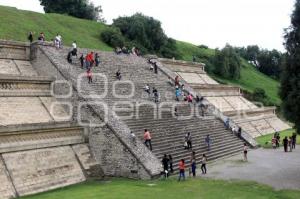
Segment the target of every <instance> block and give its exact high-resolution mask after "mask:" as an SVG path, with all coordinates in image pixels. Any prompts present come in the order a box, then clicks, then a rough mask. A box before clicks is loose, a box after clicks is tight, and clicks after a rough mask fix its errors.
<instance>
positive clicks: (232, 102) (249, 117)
mask: <svg viewBox="0 0 300 199" xmlns="http://www.w3.org/2000/svg"><path fill="white" fill-rule="evenodd" d="M158 61H159V63H160V67H161V69H162V70H167V71H170V73H169V75H170V76H172V77H173V78H174V77H175V76H177V75H178V76H179V77H180V78H181V81H182V82H185V83H186V84H188V85H189V86H190V87H191V89H193V91H194V92H196V93H198V95H200V96H203V97H205V99H206V100H207V101H208V102H209V103H210V104H212V105H213V106H214V107H216V108H217V109H218V110H220V111H221V112H222V113H223V114H224V115H226V116H227V117H229V118H230V119H231V121H233V122H234V123H235V124H236V125H238V126H240V127H242V129H243V130H245V132H246V133H247V134H249V135H250V136H251V137H252V138H255V137H258V136H261V135H266V134H270V133H274V132H275V131H282V130H285V129H289V128H291V127H290V126H289V125H288V124H286V123H285V122H283V121H282V120H280V119H279V118H278V117H277V116H276V114H275V108H274V107H263V108H260V107H258V106H256V105H255V104H254V103H252V102H250V101H248V100H247V99H245V98H244V97H243V96H242V93H241V91H240V88H239V87H235V86H228V85H220V84H218V83H217V82H216V81H214V80H213V79H212V78H210V77H209V76H208V75H207V74H206V73H205V70H204V68H205V66H204V64H201V63H193V62H186V61H176V60H169V59H158Z"/></svg>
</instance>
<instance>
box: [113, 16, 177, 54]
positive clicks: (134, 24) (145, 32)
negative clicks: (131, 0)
mask: <svg viewBox="0 0 300 199" xmlns="http://www.w3.org/2000/svg"><path fill="white" fill-rule="evenodd" d="M113 26H115V27H117V28H119V29H120V31H121V33H122V34H123V36H124V37H125V38H126V39H127V40H128V41H131V42H134V43H137V44H138V45H140V46H141V47H143V48H144V49H146V50H147V51H148V52H149V53H156V54H159V55H162V56H165V57H169V58H171V57H175V58H177V57H178V53H177V49H176V42H175V40H173V39H171V38H168V37H167V36H166V35H165V33H164V31H163V29H162V27H161V23H160V21H158V20H156V19H154V18H153V17H148V16H145V15H143V14H141V13H136V14H134V15H132V16H129V17H128V16H125V17H119V18H117V19H114V21H113Z"/></svg>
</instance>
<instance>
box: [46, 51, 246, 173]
mask: <svg viewBox="0 0 300 199" xmlns="http://www.w3.org/2000/svg"><path fill="white" fill-rule="evenodd" d="M41 48H42V50H43V51H44V52H45V54H47V56H48V57H50V58H51V59H53V60H52V61H53V62H55V63H56V67H57V68H58V70H59V71H60V72H62V73H63V74H64V76H65V77H69V78H70V79H71V80H72V82H76V83H75V84H73V86H74V87H76V90H81V94H82V95H86V96H88V95H91V94H93V95H94V96H95V95H100V94H103V93H105V89H104V85H105V84H106V85H107V88H108V89H107V90H106V91H107V95H106V96H105V97H103V98H101V99H97V102H105V103H107V105H108V107H109V108H110V109H111V108H115V109H114V113H115V114H116V115H117V116H118V117H119V118H120V119H121V120H122V122H124V124H125V125H126V128H129V129H130V131H132V132H134V133H135V134H136V135H137V137H138V139H139V140H141V141H142V139H143V132H144V129H145V128H147V129H149V130H150V131H151V132H152V137H153V140H152V141H153V153H154V154H155V156H156V158H157V159H159V160H160V159H161V158H162V156H163V154H172V155H173V158H174V163H175V165H176V164H177V162H178V161H179V160H180V159H181V158H185V159H187V163H189V158H190V153H191V151H186V150H184V149H183V141H184V136H185V134H186V133H187V132H191V133H192V135H193V144H194V150H195V151H196V153H197V160H198V161H199V160H200V156H201V155H202V154H203V153H207V155H208V157H209V160H213V159H216V158H220V157H224V156H227V155H232V154H235V153H238V152H240V150H241V148H242V145H243V142H242V141H241V140H240V139H238V138H237V137H236V136H234V135H233V134H232V133H231V132H230V131H227V130H225V128H224V125H223V123H222V122H221V121H220V120H218V119H217V118H215V117H214V116H213V115H212V114H211V113H208V112H206V113H205V116H207V117H206V118H201V117H195V116H194V115H193V116H192V117H190V118H188V119H185V120H180V119H179V118H176V117H175V116H174V112H172V111H173V109H174V107H172V105H173V104H175V99H174V92H175V90H174V85H170V83H169V82H168V78H167V76H166V75H165V74H163V73H161V72H159V74H154V73H153V72H151V71H150V70H149V68H150V66H149V65H148V63H147V60H146V59H144V58H141V57H136V56H133V55H128V56H127V55H116V54H114V53H111V52H98V51H96V52H97V53H98V54H99V55H100V58H101V64H100V66H99V67H94V68H93V70H92V71H93V73H94V80H93V81H94V83H92V84H88V83H87V79H86V77H85V76H83V79H82V80H81V81H80V82H81V83H80V87H81V88H82V89H79V88H78V84H77V78H78V76H79V75H81V74H82V73H84V72H85V70H83V69H81V67H80V65H79V63H78V61H75V64H73V65H71V64H69V63H67V60H66V54H67V52H68V50H67V49H64V50H56V49H55V48H52V47H41ZM89 51H91V50H87V49H80V50H79V52H80V53H82V52H83V53H84V54H86V53H87V52H89ZM117 70H120V71H121V74H122V81H117V80H116V77H115V72H116V71H117ZM97 74H102V75H105V77H106V80H107V82H106V83H104V82H105V81H103V78H101V77H100V76H97ZM73 79H74V80H73ZM128 81H130V82H132V83H133V85H131V83H129V82H128ZM146 84H149V85H150V87H155V88H157V89H158V91H159V93H160V102H159V103H158V104H155V103H153V99H152V98H151V97H149V96H148V94H147V93H146V92H145V91H144V89H143V87H144V86H145V85H146ZM114 87H115V88H116V89H113V88H114ZM131 91H132V92H131ZM114 92H115V93H117V94H119V95H120V96H119V97H118V96H116V95H113V93H114ZM130 93H131V94H132V95H130ZM91 101H92V102H94V101H93V100H91ZM116 103H118V105H117V106H116V107H117V108H118V109H116V107H114V105H116ZM177 106H178V110H179V115H180V116H187V115H189V113H190V112H191V110H192V111H193V109H191V107H190V105H188V104H187V103H182V102H181V103H179V104H178V105H177ZM192 107H193V106H192ZM198 111H199V110H198ZM97 112H98V113H99V114H101V110H99V109H98V110H97ZM102 112H103V111H102ZM159 113H161V116H160V117H159V115H160V114H159ZM195 113H196V114H198V115H201V113H199V112H197V110H196V111H195ZM180 116H179V117H180ZM111 125H113V124H111ZM207 134H210V135H211V137H212V139H213V141H214V144H213V146H212V149H211V151H209V152H208V151H207V150H206V147H205V143H204V139H205V136H206V135H207ZM127 136H130V134H129V132H128V134H127ZM104 150H107V148H106V147H105V146H102V151H100V152H99V153H100V154H99V155H101V154H102V155H103V152H104ZM96 157H98V158H100V157H99V156H96ZM101 160H103V159H101ZM175 169H177V167H176V168H175ZM160 170H161V169H160Z"/></svg>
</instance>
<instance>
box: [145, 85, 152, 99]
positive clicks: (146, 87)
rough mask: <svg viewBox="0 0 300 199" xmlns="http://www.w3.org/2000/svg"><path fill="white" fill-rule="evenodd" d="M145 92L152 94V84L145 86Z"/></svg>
mask: <svg viewBox="0 0 300 199" xmlns="http://www.w3.org/2000/svg"><path fill="white" fill-rule="evenodd" d="M144 90H145V92H146V93H148V96H150V95H151V92H150V86H149V84H146V86H145V88H144Z"/></svg>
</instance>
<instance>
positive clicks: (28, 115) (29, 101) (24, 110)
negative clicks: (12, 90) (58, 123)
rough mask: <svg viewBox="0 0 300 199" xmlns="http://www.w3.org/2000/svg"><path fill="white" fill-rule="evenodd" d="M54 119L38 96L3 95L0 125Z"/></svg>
mask: <svg viewBox="0 0 300 199" xmlns="http://www.w3.org/2000/svg"><path fill="white" fill-rule="evenodd" d="M50 121H53V119H52V118H51V116H50V115H49V113H48V111H47V110H46V109H45V107H44V106H43V104H42V102H41V100H40V99H39V98H37V97H13V98H12V97H1V98H0V125H11V124H24V123H39V122H50Z"/></svg>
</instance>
